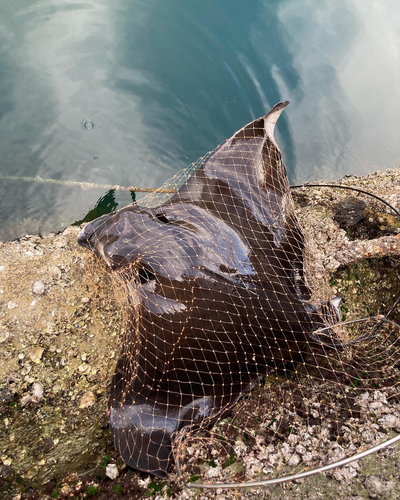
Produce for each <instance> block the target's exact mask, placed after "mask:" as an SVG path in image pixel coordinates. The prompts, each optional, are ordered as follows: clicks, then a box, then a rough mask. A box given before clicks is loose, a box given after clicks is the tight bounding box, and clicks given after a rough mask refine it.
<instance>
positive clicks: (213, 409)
mask: <svg viewBox="0 0 400 500" xmlns="http://www.w3.org/2000/svg"><path fill="white" fill-rule="evenodd" d="M286 105H287V102H282V103H279V104H277V105H276V106H275V107H274V108H273V109H272V110H271V111H270V113H268V114H267V115H266V116H265V117H262V118H259V119H258V120H255V121H254V122H252V123H250V124H248V125H246V126H245V127H244V128H243V129H241V130H239V131H238V132H237V133H236V134H235V135H234V136H233V137H232V138H230V139H228V140H227V141H226V142H225V143H224V144H223V145H222V146H221V147H220V148H219V149H218V150H217V151H216V152H215V153H214V154H213V155H212V156H211V157H210V158H209V159H208V160H207V161H206V162H205V163H204V164H203V165H202V166H201V167H200V168H199V169H198V170H197V171H196V172H195V174H194V175H193V176H192V177H190V178H189V180H188V181H187V182H186V183H185V184H184V185H183V186H182V187H181V189H180V190H179V192H178V194H176V195H175V196H174V197H173V198H171V199H170V200H169V202H168V203H166V204H164V205H161V206H159V207H158V208H156V209H148V208H141V207H139V206H130V207H127V208H125V209H122V210H120V211H119V212H117V213H116V214H114V215H109V216H105V217H102V218H100V219H97V220H95V221H93V222H91V223H89V224H88V225H87V226H86V227H85V230H84V232H83V233H81V235H80V236H79V239H78V241H79V243H80V244H81V245H84V246H87V247H89V248H91V249H93V250H94V251H95V252H96V253H97V254H98V255H100V256H102V257H103V258H104V259H105V260H106V262H107V263H109V264H110V265H111V266H112V268H113V269H114V270H115V271H116V272H117V273H119V274H120V276H121V278H122V279H123V281H124V283H125V287H126V290H127V292H128V297H129V301H130V310H131V320H130V324H129V328H127V331H126V334H125V340H124V345H123V347H122V352H121V356H120V359H119V361H118V364H117V368H116V372H115V375H114V378H113V383H112V392H111V397H110V410H111V413H110V422H111V429H112V433H113V438H114V443H115V445H116V446H117V448H118V450H119V452H120V453H121V455H122V456H123V458H124V460H125V461H126V462H127V463H128V464H129V465H130V466H132V467H134V468H138V469H140V470H142V471H146V472H150V473H152V474H155V475H158V476H160V477H163V476H165V474H166V472H167V470H168V468H169V467H170V465H171V459H172V456H171V455H172V451H171V439H173V437H174V433H176V432H178V431H179V430H181V429H182V428H183V427H185V426H196V425H197V426H198V425H200V424H207V423H208V424H211V423H212V422H213V420H215V418H216V417H217V416H218V415H220V414H221V413H223V412H224V411H226V410H228V409H229V408H231V407H232V405H233V404H234V403H235V402H236V401H237V400H238V399H239V398H240V397H241V396H242V395H243V394H245V393H246V392H248V391H249V390H250V389H251V387H252V386H253V385H254V384H255V383H257V382H258V381H259V380H260V379H261V378H262V376H264V375H265V374H266V373H267V372H269V371H271V370H273V369H277V368H279V367H281V366H283V365H284V364H285V363H291V362H293V363H295V362H296V360H298V359H299V357H300V356H301V354H302V353H305V352H307V350H308V349H309V348H310V346H311V347H312V345H313V337H312V332H314V331H315V330H316V329H318V328H319V327H321V326H327V325H328V324H333V323H335V322H336V317H335V314H334V312H333V308H329V307H328V310H329V311H330V310H332V312H329V313H328V315H327V317H324V318H322V316H321V315H320V314H319V313H318V312H317V307H316V306H314V305H313V304H312V303H310V298H311V293H310V290H309V288H308V286H307V283H306V280H305V276H304V268H303V252H304V238H303V235H302V233H301V230H300V227H299V225H298V222H297V219H296V217H295V215H294V211H293V205H292V200H291V196H290V191H289V185H288V181H287V176H286V172H285V167H284V165H283V163H282V159H281V154H280V151H279V149H278V147H277V146H276V143H275V140H274V137H273V129H274V126H275V122H276V120H277V118H278V117H279V115H280V113H281V111H282V109H283V108H284V107H285V106H286ZM325 316H326V315H325Z"/></svg>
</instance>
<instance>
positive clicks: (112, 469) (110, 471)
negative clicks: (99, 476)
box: [106, 464, 119, 480]
mask: <svg viewBox="0 0 400 500" xmlns="http://www.w3.org/2000/svg"><path fill="white" fill-rule="evenodd" d="M106 476H107V477H109V478H110V479H111V480H113V479H116V478H117V477H118V476H119V471H118V467H117V466H116V465H115V464H108V465H107V467H106Z"/></svg>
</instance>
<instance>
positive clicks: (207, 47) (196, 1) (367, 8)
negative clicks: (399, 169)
mask: <svg viewBox="0 0 400 500" xmlns="http://www.w3.org/2000/svg"><path fill="white" fill-rule="evenodd" d="M399 15H400V3H399V2H398V1H397V0H381V1H380V2H363V1H362V0H352V1H351V2H348V1H347V0H338V1H336V2H328V1H327V0H304V1H303V2H296V1H295V0H273V1H271V0H264V1H262V2H251V3H249V2H243V1H241V0H220V1H219V2H214V1H213V0H201V1H200V0H193V1H192V2H181V1H179V0H171V1H169V2H162V1H161V0H158V1H154V2H147V1H145V0H113V1H111V0H96V1H95V0H86V1H78V0H66V1H65V2H63V3H60V2H59V1H58V0H44V1H40V3H37V2H34V1H31V0H19V1H14V2H9V3H7V2H2V3H1V4H0V70H1V78H0V173H2V174H5V175H20V176H31V177H32V176H35V175H40V176H41V177H50V178H57V179H69V180H77V181H87V182H97V183H104V184H106V183H108V184H110V183H111V184H120V185H126V186H129V185H132V184H135V185H141V186H145V187H157V186H160V185H161V184H162V183H163V182H164V181H165V180H166V179H168V178H169V177H171V176H172V175H174V174H175V173H176V172H177V171H178V170H180V169H181V168H183V167H185V166H186V165H187V164H189V163H190V162H192V161H195V160H196V159H197V158H198V157H199V156H201V155H203V154H204V153H205V152H206V151H208V150H210V149H212V148H214V147H215V146H216V145H217V144H218V143H220V142H222V141H223V140H224V139H225V138H226V137H228V136H230V135H231V134H232V132H234V131H235V130H236V129H238V128H240V127H241V126H243V125H244V124H245V123H247V122H249V121H250V120H252V119H254V118H255V117H257V116H259V115H262V114H263V113H265V112H266V111H267V110H268V109H269V108H270V107H271V106H272V105H273V104H275V103H276V102H277V101H279V100H282V99H288V100H290V101H291V105H290V106H289V108H288V109H287V112H286V113H285V115H284V116H283V117H282V120H281V121H280V123H279V125H278V141H279V144H280V145H281V149H282V151H283V155H284V158H285V163H286V165H287V168H288V174H289V178H290V181H291V182H293V183H294V182H296V183H298V182H302V181H305V180H312V179H316V178H321V177H324V178H331V179H333V178H338V177H340V176H342V175H343V174H349V173H352V174H363V173H366V172H369V171H373V170H377V169H382V168H388V167H396V166H398V164H399V157H400V143H399V141H398V136H399V131H400V113H399V112H398V105H397V103H398V102H399V97H400V96H399V93H400V90H399V89H400V69H399V68H400V64H399V63H400V61H399V59H400V57H399V50H400V49H399V48H400V43H399V42H400V30H399V29H398V22H397V20H398V19H399ZM0 195H1V210H2V212H1V213H2V222H1V226H0V239H1V238H4V237H8V238H9V237H16V236H18V235H20V234H22V233H23V232H26V231H38V230H49V229H55V230H57V229H60V228H61V227H63V226H65V225H68V224H70V223H71V222H73V221H74V220H83V218H84V216H85V214H87V213H88V212H89V211H90V210H91V209H92V208H93V207H95V206H96V203H97V201H98V200H99V199H100V200H99V205H100V206H101V207H105V206H107V202H106V203H105V204H104V200H103V201H101V200H102V198H103V197H104V198H106V199H108V198H107V196H110V194H109V193H108V194H105V193H104V192H101V191H100V192H99V191H98V190H93V191H82V190H80V189H77V188H65V187H62V186H61V187H57V186H54V185H52V186H46V185H39V184H38V185H35V184H29V185H28V184H26V183H17V182H10V181H0ZM113 196H114V201H113V202H112V203H111V202H110V206H111V205H113V207H114V205H115V207H116V206H123V205H126V204H128V203H131V202H132V200H131V198H130V196H129V194H127V193H125V194H121V193H118V194H114V195H113ZM96 213H97V212H96ZM24 218H25V219H27V221H26V223H25V224H23V225H22V226H21V224H20V221H21V220H22V219H24ZM29 221H31V223H29ZM11 226H12V229H10V228H11ZM6 228H7V229H6ZM30 228H31V229H30Z"/></svg>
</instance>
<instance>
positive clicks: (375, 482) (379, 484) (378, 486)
mask: <svg viewBox="0 0 400 500" xmlns="http://www.w3.org/2000/svg"><path fill="white" fill-rule="evenodd" d="M364 486H365V487H366V489H367V490H368V493H370V496H372V495H371V493H372V494H374V493H375V495H374V496H375V497H376V493H377V494H380V493H382V492H383V491H384V490H385V489H386V486H385V483H384V482H383V481H382V480H381V479H380V478H379V477H378V476H369V477H367V479H366V480H365V481H364ZM372 498H373V496H372Z"/></svg>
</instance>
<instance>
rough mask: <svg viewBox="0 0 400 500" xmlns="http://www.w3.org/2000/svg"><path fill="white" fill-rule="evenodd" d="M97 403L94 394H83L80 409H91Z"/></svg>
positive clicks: (89, 392)
mask: <svg viewBox="0 0 400 500" xmlns="http://www.w3.org/2000/svg"><path fill="white" fill-rule="evenodd" d="M95 402H96V396H95V395H94V394H93V392H91V391H88V392H85V394H83V396H82V397H81V399H80V401H79V408H89V406H93V405H94V404H95Z"/></svg>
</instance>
